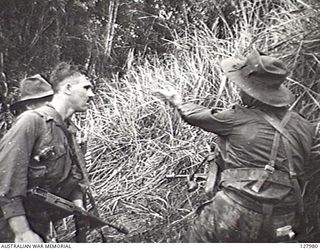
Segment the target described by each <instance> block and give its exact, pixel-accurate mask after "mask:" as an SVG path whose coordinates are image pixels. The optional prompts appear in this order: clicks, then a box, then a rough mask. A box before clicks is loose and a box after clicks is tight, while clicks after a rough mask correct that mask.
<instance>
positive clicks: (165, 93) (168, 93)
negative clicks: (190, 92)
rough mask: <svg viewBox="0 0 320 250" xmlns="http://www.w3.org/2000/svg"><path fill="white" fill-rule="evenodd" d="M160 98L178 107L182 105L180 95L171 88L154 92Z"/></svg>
mask: <svg viewBox="0 0 320 250" xmlns="http://www.w3.org/2000/svg"><path fill="white" fill-rule="evenodd" d="M154 93H155V94H157V95H159V96H160V98H162V99H164V100H166V101H169V102H170V103H171V104H172V105H174V106H178V105H180V104H181V103H182V97H181V95H180V94H179V93H178V92H177V91H176V90H175V89H174V88H172V87H168V88H166V89H158V90H155V91H154Z"/></svg>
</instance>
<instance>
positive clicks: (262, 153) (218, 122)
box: [179, 103, 315, 199]
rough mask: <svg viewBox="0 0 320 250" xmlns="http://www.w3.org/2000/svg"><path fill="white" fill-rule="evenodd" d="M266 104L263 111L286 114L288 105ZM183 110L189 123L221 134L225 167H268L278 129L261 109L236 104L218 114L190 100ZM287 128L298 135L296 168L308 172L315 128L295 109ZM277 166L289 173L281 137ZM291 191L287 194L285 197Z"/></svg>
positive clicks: (293, 148) (278, 115)
mask: <svg viewBox="0 0 320 250" xmlns="http://www.w3.org/2000/svg"><path fill="white" fill-rule="evenodd" d="M263 107H264V110H263V112H266V113H268V115H269V116H273V117H274V116H275V117H276V118H278V119H280V120H281V119H282V118H283V116H284V115H285V113H286V109H285V108H280V109H273V108H269V109H268V108H267V107H266V106H263ZM179 112H180V114H181V116H182V118H183V119H184V120H185V121H186V122H188V123H189V124H191V125H193V126H197V127H200V128H202V129H204V130H206V131H209V132H213V133H215V134H217V135H218V136H219V140H218V143H217V146H218V148H219V150H220V152H221V157H222V159H223V162H224V169H228V168H244V167H245V168H264V167H265V165H266V164H267V163H268V162H269V158H270V153H271V148H272V142H273V139H274V134H275V129H274V128H273V127H272V126H271V125H270V124H269V123H268V122H267V121H266V120H265V119H264V118H263V117H262V115H261V111H260V110H258V108H246V107H243V106H240V105H236V106H234V108H232V109H229V110H225V111H222V112H219V113H215V111H214V110H210V109H208V108H205V107H203V106H200V105H196V104H191V103H187V104H183V105H182V106H181V107H179ZM285 128H286V129H287V131H288V133H290V135H291V136H292V137H293V138H294V142H293V143H294V144H293V143H291V144H290V149H291V152H292V156H293V167H294V169H295V171H296V173H297V174H298V176H299V177H301V176H303V174H304V171H305V169H304V166H306V165H307V164H308V161H309V157H310V149H311V146H312V142H313V139H314V138H313V137H314V133H315V127H314V125H312V124H311V123H310V122H308V121H307V120H305V119H304V118H303V117H301V116H300V115H299V114H297V113H295V112H292V114H291V118H290V120H289V122H288V123H287V125H286V127H285ZM275 168H276V169H277V170H281V171H284V172H286V173H288V172H289V169H288V160H287V155H286V152H285V149H284V145H283V143H282V140H280V144H279V150H278V153H277V158H276V164H275ZM243 185H245V184H243ZM240 189H242V188H240ZM279 191H281V190H280V189H279ZM287 194H288V193H284V196H286V195H287ZM292 199H293V198H292Z"/></svg>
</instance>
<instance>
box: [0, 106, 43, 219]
mask: <svg viewBox="0 0 320 250" xmlns="http://www.w3.org/2000/svg"><path fill="white" fill-rule="evenodd" d="M38 126H39V125H38ZM37 130H38V129H37V115H36V114H34V113H31V112H27V113H26V114H22V115H21V116H20V117H19V118H18V119H17V121H16V123H15V124H14V125H13V127H12V128H11V129H10V130H9V131H8V132H7V134H6V135H5V136H4V137H3V139H2V140H1V142H0V173H1V174H0V207H1V210H2V212H3V214H4V217H5V218H6V219H8V218H11V217H14V216H18V215H24V214H25V210H24V207H23V203H22V198H23V197H24V196H25V195H26V190H27V184H28V166H29V160H30V157H31V153H32V149H33V145H34V143H35V140H36V138H37Z"/></svg>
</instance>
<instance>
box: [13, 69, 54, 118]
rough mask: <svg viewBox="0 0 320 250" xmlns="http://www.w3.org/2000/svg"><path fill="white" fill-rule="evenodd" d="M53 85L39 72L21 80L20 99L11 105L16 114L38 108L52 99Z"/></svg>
mask: <svg viewBox="0 0 320 250" xmlns="http://www.w3.org/2000/svg"><path fill="white" fill-rule="evenodd" d="M52 96H53V90H52V87H51V85H50V84H49V83H48V82H47V81H46V80H45V79H44V78H43V77H42V76H41V75H39V74H37V75H34V76H30V77H27V78H25V79H23V80H22V81H21V82H20V96H19V99H18V100H17V101H16V102H14V103H13V104H12V105H11V107H10V108H11V110H12V111H14V113H15V114H16V115H19V114H21V113H22V112H23V111H25V110H31V109H36V108H38V107H41V106H43V105H44V104H46V103H47V102H49V101H51V99H52Z"/></svg>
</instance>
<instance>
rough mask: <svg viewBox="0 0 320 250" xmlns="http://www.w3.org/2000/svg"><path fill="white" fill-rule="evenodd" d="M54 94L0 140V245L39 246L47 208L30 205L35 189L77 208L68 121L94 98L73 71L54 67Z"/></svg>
mask: <svg viewBox="0 0 320 250" xmlns="http://www.w3.org/2000/svg"><path fill="white" fill-rule="evenodd" d="M50 82H51V84H52V87H53V90H54V95H53V98H52V101H51V102H50V103H48V104H47V105H45V106H43V107H40V108H38V109H35V110H28V111H25V112H23V113H22V114H21V115H20V116H19V117H18V119H17V121H16V122H15V124H14V126H13V127H12V128H11V129H10V130H9V131H8V133H7V134H6V135H5V136H4V138H3V139H2V140H1V142H0V173H1V175H0V208H1V210H0V211H1V213H2V216H1V218H0V241H1V242H17V243H18V242H44V241H46V236H47V235H48V230H49V225H50V219H49V218H48V216H47V208H45V207H41V205H39V204H35V203H34V202H30V200H28V196H27V190H28V189H29V188H32V187H34V186H39V187H41V188H43V189H46V190H47V191H49V192H51V193H54V194H56V195H59V196H61V197H63V198H66V199H68V200H71V201H73V203H74V204H75V205H77V206H79V207H82V208H83V192H82V186H81V185H82V184H83V183H84V176H83V173H82V172H81V171H80V170H79V168H78V167H77V166H76V165H74V162H73V159H72V152H71V151H70V150H71V149H70V147H72V145H71V144H72V140H71V139H70V137H71V136H70V133H69V131H68V130H67V124H68V120H69V118H70V117H71V116H72V114H74V113H75V112H84V111H86V110H87V108H88V102H89V100H90V99H91V98H92V97H93V96H94V94H93V92H92V85H91V83H90V81H89V80H88V79H87V77H86V76H85V75H84V74H83V73H81V72H80V71H79V70H78V69H77V68H76V67H74V66H71V65H69V64H67V63H60V64H59V65H58V66H57V67H56V68H55V69H54V70H53V72H52V73H51V76H50Z"/></svg>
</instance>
